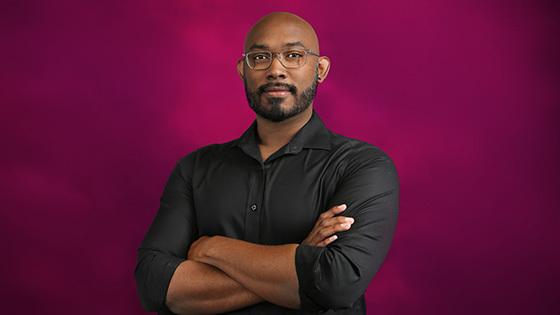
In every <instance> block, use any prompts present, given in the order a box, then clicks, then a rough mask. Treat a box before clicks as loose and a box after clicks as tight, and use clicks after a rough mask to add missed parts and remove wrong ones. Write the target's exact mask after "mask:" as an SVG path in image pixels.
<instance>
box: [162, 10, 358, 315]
mask: <svg viewBox="0 0 560 315" xmlns="http://www.w3.org/2000/svg"><path fill="white" fill-rule="evenodd" d="M292 42H300V43H302V44H303V45H304V48H310V49H311V50H312V51H314V52H317V53H319V41H318V39H317V35H316V33H315V31H314V30H313V28H312V27H311V25H310V24H309V23H307V22H306V21H305V20H303V19H301V18H300V17H298V16H297V15H294V14H291V13H286V12H275V13H271V14H269V15H267V16H265V17H263V18H262V19H260V20H259V21H258V22H257V23H256V24H255V25H254V26H253V27H252V28H251V30H250V32H249V33H248V34H247V37H246V40H245V44H244V49H245V51H248V50H249V49H250V48H251V46H253V45H255V44H257V45H266V46H267V47H268V49H269V50H270V51H273V52H275V51H280V50H281V49H282V48H283V47H285V44H286V43H292ZM307 58H308V59H307V63H306V64H305V65H304V66H303V67H301V68H298V69H286V68H284V66H283V65H282V64H281V63H280V62H279V60H278V59H277V58H274V59H273V62H272V65H271V66H270V67H269V68H268V69H266V70H252V69H250V68H249V67H248V66H247V64H246V63H245V62H244V60H243V59H240V60H239V61H238V62H237V71H238V73H239V75H240V77H241V79H242V80H243V81H244V84H245V89H246V92H247V93H248V94H250V93H255V92H256V91H257V90H258V89H259V87H261V86H263V85H265V84H269V83H271V84H278V83H281V84H287V85H290V86H293V87H295V90H296V93H295V94H289V95H285V96H283V97H282V99H280V100H279V99H272V98H271V97H270V96H267V95H264V94H262V95H259V97H258V100H257V103H258V104H256V105H258V106H261V108H260V109H261V110H264V111H267V110H274V109H273V106H277V107H278V108H276V109H275V110H276V111H277V112H278V110H280V111H281V112H282V113H285V114H287V115H286V116H288V117H286V118H285V119H283V120H281V121H272V120H269V119H266V118H265V117H264V116H262V115H259V114H258V113H256V114H257V115H256V120H257V132H258V135H259V139H260V143H259V149H260V152H261V157H262V160H263V161H265V160H266V159H267V158H268V157H269V156H270V155H271V154H272V153H274V152H275V151H276V150H278V149H279V148H281V147H282V146H284V145H285V144H286V143H288V142H289V141H290V140H291V138H292V137H293V136H294V134H295V133H296V132H297V131H298V130H299V129H300V128H301V127H303V125H305V123H306V122H307V121H308V120H309V119H310V118H311V114H312V108H313V107H312V101H311V102H310V104H308V106H307V107H306V108H305V109H304V110H301V111H300V112H298V113H297V114H293V113H294V112H295V111H294V109H295V108H296V107H297V104H298V100H301V95H302V93H303V92H304V91H305V90H309V88H310V87H312V85H313V84H314V83H316V84H320V83H322V82H323V81H324V80H325V78H326V77H327V75H328V72H329V68H330V60H329V58H328V57H326V56H321V57H316V56H308V57H307ZM300 105H301V104H300ZM290 113H292V114H293V115H290ZM345 209H346V206H345V205H340V206H335V207H333V208H331V209H329V210H327V211H325V212H324V213H323V214H321V215H320V217H319V218H318V220H317V222H316V223H315V226H314V227H313V229H312V230H311V231H310V233H309V235H308V236H307V237H306V238H305V240H304V241H303V242H302V243H301V244H305V245H312V246H321V247H322V246H327V245H328V244H330V243H332V242H334V241H335V240H336V238H335V237H334V236H335V235H333V234H335V233H336V232H339V231H344V230H348V229H349V228H350V227H351V224H352V223H353V219H352V218H347V217H344V216H340V215H338V214H340V213H342V212H343V211H344V210H345ZM298 245H299V244H284V245H275V246H265V245H260V244H254V243H250V242H246V241H242V240H237V239H233V238H228V237H224V236H211V237H209V236H201V237H200V238H199V239H197V240H196V241H195V242H193V243H192V244H191V246H190V247H189V250H188V252H187V260H186V261H184V262H182V263H181V264H180V265H179V267H178V268H177V270H176V271H175V273H174V275H173V277H172V279H171V282H170V284H169V288H168V292H167V298H166V304H167V306H168V307H169V308H170V310H171V311H173V312H174V313H177V314H215V313H222V312H228V311H232V310H236V309H240V308H244V307H247V306H250V305H253V304H256V303H260V302H263V301H269V302H271V303H274V304H277V305H280V306H284V307H288V308H293V309H299V308H300V299H299V293H298V289H299V284H298V278H297V274H296V270H295V263H294V261H295V251H296V248H297V246H298ZM255 292H257V293H258V294H257V293H255Z"/></svg>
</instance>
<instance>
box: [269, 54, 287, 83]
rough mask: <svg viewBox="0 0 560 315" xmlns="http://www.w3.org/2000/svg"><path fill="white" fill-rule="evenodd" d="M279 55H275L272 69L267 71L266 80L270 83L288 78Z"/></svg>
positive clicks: (271, 65)
mask: <svg viewBox="0 0 560 315" xmlns="http://www.w3.org/2000/svg"><path fill="white" fill-rule="evenodd" d="M278 58H280V56H279V55H275V56H273V57H272V63H271V64H270V67H268V69H267V70H266V71H267V73H266V79H267V80H269V81H274V80H278V79H285V78H286V68H285V67H284V65H282V63H281V62H280V59H278Z"/></svg>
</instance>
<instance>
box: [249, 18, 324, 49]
mask: <svg viewBox="0 0 560 315" xmlns="http://www.w3.org/2000/svg"><path fill="white" fill-rule="evenodd" d="M278 30H283V31H287V32H290V33H292V34H293V35H295V36H296V37H299V38H300V39H301V40H300V41H301V42H302V44H303V46H305V47H306V48H309V49H311V50H312V51H314V52H316V53H319V39H318V37H317V33H315V30H314V29H313V26H311V24H309V23H308V22H307V21H306V20H304V19H302V18H301V17H299V16H297V15H295V14H293V13H290V12H272V13H270V14H267V15H265V16H264V17H262V18H261V19H260V20H258V21H257V22H256V23H255V25H253V27H252V28H251V30H249V33H247V36H246V37H245V44H244V46H243V50H244V51H248V50H250V49H251V47H252V46H253V45H255V44H256V45H260V43H259V39H261V38H263V37H264V36H266V35H267V34H269V33H271V32H273V33H275V32H277V31H278Z"/></svg>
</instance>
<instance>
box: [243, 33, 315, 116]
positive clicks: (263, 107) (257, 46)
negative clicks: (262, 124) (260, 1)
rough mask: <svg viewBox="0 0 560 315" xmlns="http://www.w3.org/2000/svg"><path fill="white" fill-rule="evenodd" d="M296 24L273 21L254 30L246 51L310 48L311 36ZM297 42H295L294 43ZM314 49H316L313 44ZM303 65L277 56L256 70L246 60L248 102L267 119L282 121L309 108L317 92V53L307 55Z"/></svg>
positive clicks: (245, 78) (245, 80)
mask: <svg viewBox="0 0 560 315" xmlns="http://www.w3.org/2000/svg"><path fill="white" fill-rule="evenodd" d="M308 37H309V36H306V34H305V32H304V31H303V30H301V29H300V28H299V27H298V26H297V25H290V24H273V25H267V26H265V27H262V28H261V29H260V30H259V31H257V32H255V34H254V36H253V37H252V38H251V39H250V41H249V43H248V50H247V51H271V52H281V51H283V50H285V49H288V48H294V49H309V48H311V47H309V46H310V45H306V42H310V41H311V40H310V39H309V38H308ZM294 44H295V45H294ZM311 50H312V51H314V49H312V48H311ZM306 59H307V60H306V62H305V64H304V65H303V66H302V67H300V68H295V69H293V68H285V67H284V66H283V65H282V64H281V63H280V61H279V60H278V56H275V57H274V58H273V59H272V64H271V65H270V67H269V68H268V69H265V70H254V69H251V68H249V66H248V65H247V64H246V63H245V62H244V64H243V67H244V70H243V72H244V77H243V82H244V85H245V94H246V96H247V101H248V102H249V106H250V107H251V108H252V109H253V111H255V113H257V114H258V115H260V116H262V117H263V118H265V119H268V120H270V121H274V122H279V121H283V120H285V119H288V118H290V117H293V116H295V115H297V114H299V113H301V112H303V111H304V110H305V109H307V108H308V107H309V106H310V105H311V103H312V102H313V99H314V98H315V94H316V92H317V84H318V79H319V78H318V67H317V65H318V64H317V57H316V56H313V55H309V54H308V55H307V56H306Z"/></svg>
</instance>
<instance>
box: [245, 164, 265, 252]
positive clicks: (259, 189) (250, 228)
mask: <svg viewBox="0 0 560 315" xmlns="http://www.w3.org/2000/svg"><path fill="white" fill-rule="evenodd" d="M267 168H268V165H265V164H261V165H260V166H259V167H256V168H255V170H254V171H253V174H251V180H250V182H249V185H250V187H249V192H250V193H249V198H248V202H247V210H246V212H245V240H246V241H248V242H252V243H260V228H261V226H260V221H261V220H260V218H261V213H262V211H263V210H264V203H265V198H264V194H265V188H266V176H267V171H266V170H267Z"/></svg>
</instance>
